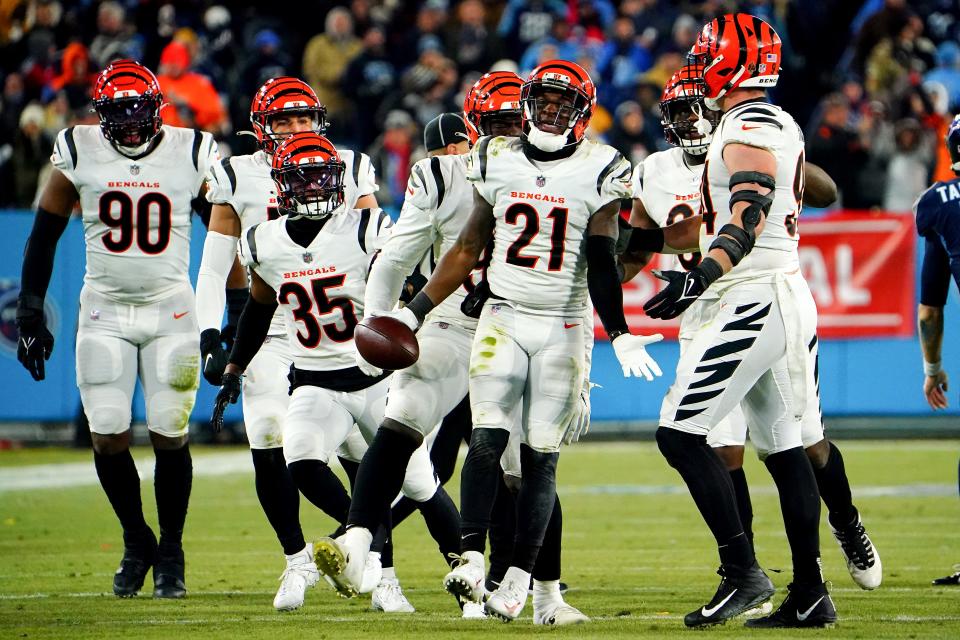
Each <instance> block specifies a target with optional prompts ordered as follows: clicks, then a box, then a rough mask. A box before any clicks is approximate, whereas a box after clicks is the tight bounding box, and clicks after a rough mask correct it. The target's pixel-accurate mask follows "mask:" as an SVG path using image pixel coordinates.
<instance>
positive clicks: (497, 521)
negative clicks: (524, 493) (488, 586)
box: [487, 474, 517, 584]
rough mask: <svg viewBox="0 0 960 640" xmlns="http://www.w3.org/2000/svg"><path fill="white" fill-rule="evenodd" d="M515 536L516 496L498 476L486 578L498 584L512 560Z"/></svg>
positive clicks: (492, 512)
mask: <svg viewBox="0 0 960 640" xmlns="http://www.w3.org/2000/svg"><path fill="white" fill-rule="evenodd" d="M516 534H517V496H516V494H515V493H514V492H513V491H511V490H510V487H508V486H507V483H506V482H504V481H503V475H502V474H501V476H500V484H499V485H498V486H497V498H496V500H494V502H493V510H492V511H491V512H490V571H488V572H487V578H488V579H490V580H491V581H493V582H496V583H498V584H499V583H500V581H501V580H503V575H504V574H505V573H506V572H507V569H509V568H510V561H511V560H512V559H513V538H514V536H516Z"/></svg>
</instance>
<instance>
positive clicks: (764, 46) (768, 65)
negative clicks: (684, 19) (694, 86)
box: [688, 13, 782, 109]
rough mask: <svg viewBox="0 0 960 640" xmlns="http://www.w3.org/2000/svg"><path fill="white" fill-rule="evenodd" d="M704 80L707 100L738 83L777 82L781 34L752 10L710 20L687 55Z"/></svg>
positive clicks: (767, 84)
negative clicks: (751, 13) (750, 12)
mask: <svg viewBox="0 0 960 640" xmlns="http://www.w3.org/2000/svg"><path fill="white" fill-rule="evenodd" d="M688 60H689V62H690V64H692V65H693V66H694V67H695V69H696V73H697V75H698V76H699V78H700V80H701V81H702V86H703V94H704V100H705V102H706V104H707V106H708V107H709V108H711V109H719V104H718V102H717V101H718V100H720V99H721V98H722V97H723V96H724V95H726V94H727V92H729V91H731V90H733V89H736V88H738V87H744V88H757V89H763V88H765V87H773V86H776V84H777V80H778V79H779V77H780V63H781V61H782V57H781V51H780V36H778V35H777V32H776V31H774V30H773V27H771V26H770V25H769V24H767V23H766V22H764V21H763V20H761V19H760V18H758V17H756V16H752V15H750V14H749V13H728V14H726V15H724V16H722V17H720V18H716V19H714V20H712V21H711V22H709V23H707V24H706V25H705V26H704V27H703V29H701V30H700V35H699V36H698V37H697V42H696V43H695V44H694V45H693V48H692V49H691V50H690V55H689V56H688Z"/></svg>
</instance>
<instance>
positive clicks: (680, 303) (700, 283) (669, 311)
mask: <svg viewBox="0 0 960 640" xmlns="http://www.w3.org/2000/svg"><path fill="white" fill-rule="evenodd" d="M653 275H655V276H657V277H658V278H660V279H661V280H666V281H667V286H666V287H664V289H663V291H661V292H660V293H658V294H657V295H655V296H653V297H652V298H650V299H649V300H647V302H646V304H644V305H643V310H644V312H646V314H647V315H648V316H650V317H651V318H660V319H661V320H669V319H671V318H676V317H677V316H678V315H680V314H681V313H683V312H684V311H686V310H687V307H689V306H690V305H692V304H693V303H694V301H695V300H696V299H697V298H699V297H700V296H701V295H703V292H704V291H706V290H707V287H709V286H710V281H709V280H708V279H707V276H706V275H704V273H703V271H701V270H700V268H699V267H697V268H696V269H694V270H692V271H687V272H683V271H660V270H658V269H654V270H653Z"/></svg>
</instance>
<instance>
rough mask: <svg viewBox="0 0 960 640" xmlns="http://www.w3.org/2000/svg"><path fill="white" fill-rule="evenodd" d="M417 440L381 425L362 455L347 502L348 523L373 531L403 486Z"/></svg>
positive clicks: (418, 444) (417, 445)
mask: <svg viewBox="0 0 960 640" xmlns="http://www.w3.org/2000/svg"><path fill="white" fill-rule="evenodd" d="M419 446H420V443H419V442H417V441H416V440H414V439H413V438H411V437H410V436H407V435H404V434H402V433H400V432H398V431H394V430H392V429H387V428H384V427H380V428H379V429H378V430H377V435H376V436H374V438H373V442H371V443H370V447H369V448H368V449H367V452H366V453H365V454H364V455H363V460H362V461H361V462H360V469H359V470H358V471H357V483H356V486H355V487H354V491H353V502H352V503H351V504H350V515H349V517H348V522H349V523H350V524H351V525H357V526H361V527H365V528H367V529H368V530H370V531H371V532H372V531H376V529H377V526H378V525H379V524H380V523H381V522H382V521H383V518H384V517H385V516H384V512H385V511H389V510H390V503H392V502H393V499H394V498H396V497H397V494H398V493H400V489H401V488H402V487H403V477H404V475H406V472H407V463H409V462H410V456H412V455H413V452H414V451H416V450H417V447H419Z"/></svg>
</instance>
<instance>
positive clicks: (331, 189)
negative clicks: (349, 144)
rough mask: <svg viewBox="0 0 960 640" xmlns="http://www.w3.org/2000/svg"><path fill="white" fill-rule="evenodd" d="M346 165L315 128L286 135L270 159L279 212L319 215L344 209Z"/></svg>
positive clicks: (310, 215) (309, 215)
mask: <svg viewBox="0 0 960 640" xmlns="http://www.w3.org/2000/svg"><path fill="white" fill-rule="evenodd" d="M345 169H346V167H345V165H344V163H343V160H341V159H340V154H339V153H337V150H336V148H335V147H334V146H333V144H332V143H331V142H330V141H329V140H327V139H326V138H324V137H323V136H322V135H320V134H319V133H317V132H316V131H301V132H299V133H292V134H290V135H288V136H285V137H284V139H283V142H281V143H280V145H279V146H278V147H277V148H276V151H275V152H274V154H273V159H272V161H271V170H270V177H272V178H273V181H274V183H276V187H277V204H278V207H277V208H278V209H279V210H280V213H282V214H284V215H289V216H304V217H306V218H322V217H324V216H329V215H331V214H336V213H342V212H343V211H345V207H344V206H343V203H344V197H343V176H344V171H345Z"/></svg>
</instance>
